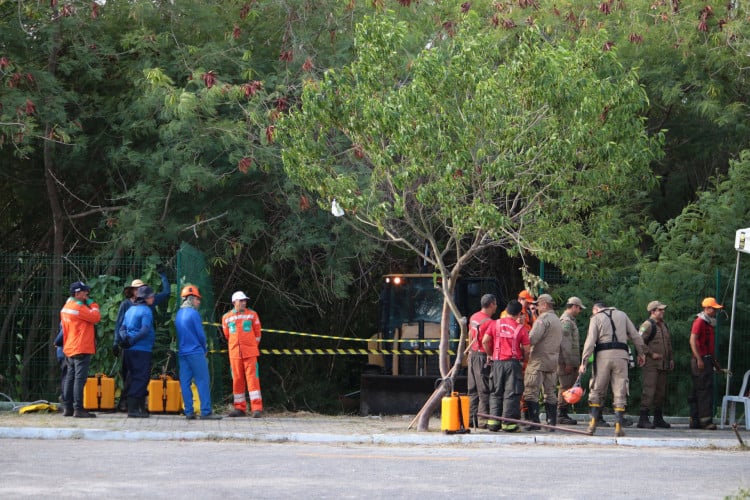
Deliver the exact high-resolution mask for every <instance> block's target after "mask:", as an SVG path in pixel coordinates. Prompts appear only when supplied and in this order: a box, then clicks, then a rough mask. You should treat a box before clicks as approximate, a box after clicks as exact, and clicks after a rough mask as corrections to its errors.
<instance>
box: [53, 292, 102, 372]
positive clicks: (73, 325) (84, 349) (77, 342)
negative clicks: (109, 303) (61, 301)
mask: <svg viewBox="0 0 750 500" xmlns="http://www.w3.org/2000/svg"><path fill="white" fill-rule="evenodd" d="M100 319H101V314H100V313H99V305H98V304H97V303H96V302H92V303H91V304H90V305H86V304H84V303H83V302H81V301H80V300H76V299H74V298H73V297H70V298H68V301H67V302H66V303H65V306H64V307H63V308H62V310H61V311H60V324H61V325H62V330H63V352H64V353H65V356H67V357H71V356H76V355H78V354H95V353H96V330H95V329H94V325H95V324H97V323H99V320H100Z"/></svg>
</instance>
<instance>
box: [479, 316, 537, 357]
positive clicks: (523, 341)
mask: <svg viewBox="0 0 750 500" xmlns="http://www.w3.org/2000/svg"><path fill="white" fill-rule="evenodd" d="M493 326H494V328H492V330H491V331H490V332H487V333H488V334H489V335H490V337H492V345H493V350H492V359H493V360H499V361H505V360H508V359H517V360H519V361H520V360H522V359H523V349H522V348H521V346H523V345H529V344H531V341H530V340H529V329H528V328H526V326H524V325H519V324H518V322H517V321H516V320H515V319H513V318H511V317H505V318H500V319H499V320H497V321H495V322H494V325H493Z"/></svg>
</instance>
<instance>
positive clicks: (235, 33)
mask: <svg viewBox="0 0 750 500" xmlns="http://www.w3.org/2000/svg"><path fill="white" fill-rule="evenodd" d="M241 33H242V30H240V27H239V26H237V25H236V24H235V25H234V29H233V30H232V38H234V39H235V40H237V39H238V38H239V37H240V34H241Z"/></svg>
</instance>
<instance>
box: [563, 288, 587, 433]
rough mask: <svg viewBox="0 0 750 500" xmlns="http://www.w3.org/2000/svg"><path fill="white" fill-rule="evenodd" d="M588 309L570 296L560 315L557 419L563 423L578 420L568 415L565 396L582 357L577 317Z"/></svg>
mask: <svg viewBox="0 0 750 500" xmlns="http://www.w3.org/2000/svg"><path fill="white" fill-rule="evenodd" d="M584 309H586V307H585V306H584V305H583V302H582V301H581V299H579V298H578V297H570V298H569V299H568V301H567V303H566V304H565V312H564V313H562V315H561V316H560V323H562V341H561V342H560V357H559V358H558V363H557V380H558V381H559V383H560V389H559V390H558V393H557V421H558V423H560V424H563V425H575V424H577V423H578V421H577V420H574V419H572V418H570V416H569V415H568V403H567V402H566V401H565V399H564V398H563V396H562V394H563V392H565V391H567V390H568V389H570V388H571V387H573V384H575V382H576V379H577V378H578V360H579V359H581V344H580V342H581V340H580V335H579V334H578V324H577V323H576V318H577V317H578V315H579V314H581V311H582V310H584Z"/></svg>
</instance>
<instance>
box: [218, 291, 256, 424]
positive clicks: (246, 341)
mask: <svg viewBox="0 0 750 500" xmlns="http://www.w3.org/2000/svg"><path fill="white" fill-rule="evenodd" d="M247 301H248V297H247V295H245V294H244V293H243V292H234V293H233V294H232V304H233V305H234V308H233V309H232V310H231V311H229V312H228V313H226V314H225V315H224V316H223V317H222V318H221V326H222V329H223V330H224V336H225V337H226V338H227V341H228V342H229V364H230V366H231V368H232V392H233V393H234V410H232V412H230V413H229V416H230V417H242V416H244V415H246V414H247V401H246V400H245V391H247V393H248V395H249V396H250V409H251V411H252V417H253V418H260V416H261V414H262V412H263V399H262V398H261V395H260V381H259V380H258V374H257V372H256V365H257V363H258V356H259V355H260V350H259V349H258V346H259V345H260V336H261V329H260V317H258V313H257V312H255V311H253V310H252V309H249V308H248V307H247Z"/></svg>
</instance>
